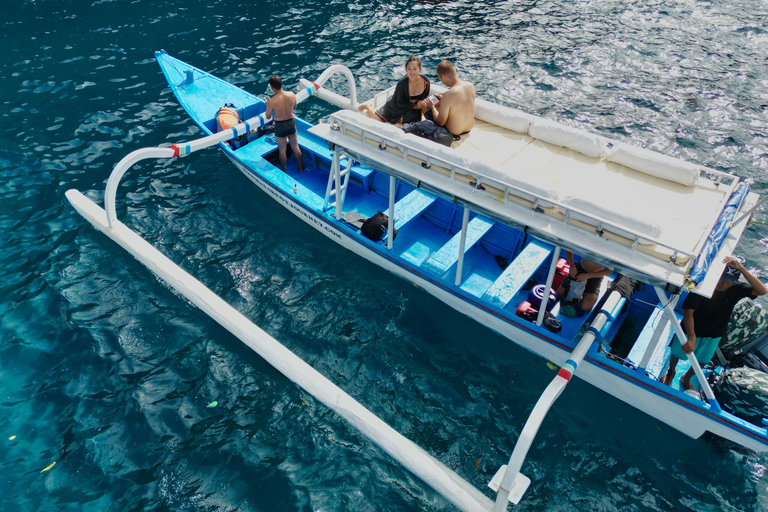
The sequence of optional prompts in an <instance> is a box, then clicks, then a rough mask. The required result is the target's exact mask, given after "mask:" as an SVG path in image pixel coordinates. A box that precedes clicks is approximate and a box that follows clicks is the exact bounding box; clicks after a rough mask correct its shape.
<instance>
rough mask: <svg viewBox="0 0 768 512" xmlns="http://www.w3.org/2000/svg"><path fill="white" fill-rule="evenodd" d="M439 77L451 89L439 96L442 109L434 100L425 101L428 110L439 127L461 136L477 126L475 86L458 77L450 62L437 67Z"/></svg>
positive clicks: (445, 61)
mask: <svg viewBox="0 0 768 512" xmlns="http://www.w3.org/2000/svg"><path fill="white" fill-rule="evenodd" d="M437 77H438V78H439V79H440V81H441V82H443V84H444V85H445V86H446V87H448V88H449V89H448V90H447V91H446V92H445V93H444V94H438V95H437V97H438V98H440V109H439V110H438V109H437V107H435V104H434V103H432V100H430V99H429V98H427V99H426V100H424V103H425V106H426V108H427V109H429V110H431V112H432V120H433V121H434V123H435V124H436V125H438V126H443V127H445V128H446V129H447V130H448V131H449V132H451V133H452V134H453V135H461V134H462V133H466V132H468V131H469V130H471V129H472V128H473V127H474V126H475V86H474V85H472V84H471V83H469V82H465V81H464V80H460V79H459V77H458V76H456V68H454V67H453V64H451V63H450V62H449V61H447V60H444V61H441V62H440V64H438V65H437Z"/></svg>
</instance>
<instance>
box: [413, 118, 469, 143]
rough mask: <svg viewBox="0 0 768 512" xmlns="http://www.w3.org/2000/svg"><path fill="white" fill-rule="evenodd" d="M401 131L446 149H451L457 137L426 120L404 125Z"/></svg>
mask: <svg viewBox="0 0 768 512" xmlns="http://www.w3.org/2000/svg"><path fill="white" fill-rule="evenodd" d="M403 131H404V132H405V133H412V134H414V135H416V136H417V137H421V138H423V139H429V140H431V141H434V142H437V143H438V144H442V145H443V146H448V147H451V144H453V141H454V140H457V139H458V137H454V135H453V134H452V133H451V132H449V131H448V130H447V129H446V128H444V127H442V126H439V125H437V124H435V123H434V121H430V120H428V119H425V120H424V121H417V122H415V123H406V124H404V125H403Z"/></svg>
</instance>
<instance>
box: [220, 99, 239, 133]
mask: <svg viewBox="0 0 768 512" xmlns="http://www.w3.org/2000/svg"><path fill="white" fill-rule="evenodd" d="M235 108H236V107H235V106H234V105H232V104H231V103H227V104H226V105H224V106H223V107H221V108H220V109H219V111H218V112H217V113H216V124H217V125H218V127H219V131H222V130H226V129H228V128H232V127H233V126H235V125H237V124H240V123H242V122H243V120H242V119H241V118H240V115H239V114H238V113H237V110H235Z"/></svg>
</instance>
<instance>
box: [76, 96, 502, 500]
mask: <svg viewBox="0 0 768 512" xmlns="http://www.w3.org/2000/svg"><path fill="white" fill-rule="evenodd" d="M309 95H311V93H306V94H305V95H301V93H299V94H297V97H298V98H299V101H301V100H303V99H306V98H307V97H308V96H309ZM302 96H303V97H302ZM259 118H260V119H259ZM259 118H254V119H256V120H257V121H258V122H260V124H256V122H255V121H254V119H249V120H248V121H246V122H244V123H241V124H239V125H237V126H235V127H233V128H230V129H228V130H225V131H223V132H220V133H217V134H215V135H211V136H208V137H203V138H201V139H197V140H195V141H192V142H189V143H185V144H175V145H173V146H171V147H170V148H145V149H140V150H137V151H134V152H133V153H131V154H129V155H128V156H126V157H125V158H123V159H122V160H121V161H120V162H119V163H118V164H117V166H115V169H114V170H113V171H112V174H111V175H110V178H109V181H108V182H107V191H106V192H105V196H106V197H105V204H106V207H107V209H108V210H109V212H107V211H105V210H103V209H101V207H99V206H98V205H97V204H95V203H94V202H93V201H91V200H90V199H89V198H87V197H85V196H84V195H83V194H82V193H81V192H80V191H79V190H76V189H70V190H67V192H66V193H65V194H66V197H67V199H68V200H69V202H70V203H71V204H72V206H73V207H74V208H75V209H76V210H77V211H78V213H80V215H82V216H83V217H84V218H85V219H86V220H88V221H89V222H90V223H91V224H92V225H93V226H94V227H95V228H96V229H98V230H99V231H101V232H103V233H105V234H106V235H107V236H109V237H110V238H111V239H112V240H114V241H115V242H116V243H118V244H119V245H120V246H122V247H123V248H124V249H125V250H126V251H128V252H129V253H130V254H132V255H133V256H134V257H135V258H136V259H137V260H139V261H140V262H141V263H142V264H144V265H145V266H146V267H147V268H149V269H150V270H151V271H152V272H154V273H155V274H156V275H157V276H158V277H159V278H160V279H162V280H163V281H165V282H166V283H168V284H169V285H170V286H171V287H172V288H174V289H175V290H176V291H178V292H179V293H180V294H182V295H183V296H184V297H185V298H187V299H188V300H189V301H190V302H192V303H193V304H194V305H195V306H197V307H198V308H200V309H201V310H202V311H203V312H205V313H206V314H207V315H209V316H210V317H211V318H212V319H213V320H215V321H217V322H218V323H219V324H220V325H222V326H223V327H224V328H226V329H227V330H228V331H229V332H231V333H232V334H233V335H235V336H236V337H238V338H239V339H240V340H241V341H242V342H243V343H244V344H246V345H247V346H248V347H249V348H251V349H252V350H253V351H254V352H256V353H257V354H258V355H260V356H261V357H262V358H263V359H264V360H265V361H267V362H268V363H269V364H270V365H271V366H273V367H274V368H275V369H277V370H278V371H279V372H280V373H281V374H283V375H284V376H286V377H287V378H288V379H290V380H291V381H292V382H294V383H296V384H297V385H298V386H301V388H302V389H304V390H306V391H307V392H308V393H310V394H311V395H312V396H314V397H315V398H317V400H319V401H320V402H322V403H323V404H325V405H326V406H327V407H328V408H330V409H331V410H333V411H334V412H336V413H337V414H339V415H340V416H341V417H342V418H344V419H346V420H347V421H348V422H349V423H350V424H351V425H353V426H354V427H355V428H357V429H358V430H359V431H360V432H361V433H362V434H363V435H365V436H366V437H367V438H368V439H370V440H371V441H373V442H374V443H375V444H376V445H377V446H379V447H380V448H381V449H382V450H383V451H385V452H386V453H387V454H389V455H390V456H391V457H392V458H394V459H395V460H397V461H398V462H400V463H401V464H402V465H403V466H404V467H406V468H407V469H408V470H410V471H411V472H413V474H415V475H416V476H418V477H419V478H421V479H422V480H424V481H425V482H426V483H427V484H429V485H430V486H432V488H434V489H435V490H436V491H437V492H439V493H440V494H442V495H443V496H444V497H445V498H446V499H447V500H449V501H450V502H451V503H453V504H454V505H456V507H458V508H459V509H460V510H463V511H466V512H489V511H490V510H491V508H492V507H493V502H492V501H491V500H490V499H489V498H488V497H487V496H486V495H485V494H484V493H482V492H481V491H479V490H478V489H476V488H475V487H474V486H473V485H472V484H470V483H469V482H467V481H465V480H464V479H462V478H461V477H460V476H459V475H458V474H456V473H455V472H454V471H453V470H451V469H450V468H448V467H447V466H446V465H445V464H443V463H442V462H440V461H439V460H437V459H436V458H434V457H433V456H431V455H429V454H428V453H427V452H426V451H425V450H423V449H422V448H421V447H419V446H418V445H417V444H415V443H414V442H413V441H410V440H409V439H407V438H405V437H404V436H403V435H402V434H399V433H398V432H397V431H395V430H394V429H393V428H392V427H390V426H389V425H387V424H386V423H385V422H384V421H382V420H381V419H380V418H379V417H378V416H376V415H374V414H373V413H372V412H371V411H369V410H368V409H366V408H365V407H363V405H362V404H360V403H359V402H357V401H356V400H354V399H353V398H352V397H351V396H349V395H348V394H347V393H346V392H344V391H343V390H342V389H341V388H339V387H338V386H336V385H335V384H333V383H332V382H331V381H330V380H328V379H327V378H326V377H325V376H323V375H322V374H321V373H320V372H318V371H317V370H315V369H314V368H313V367H312V366H310V365H309V364H308V363H306V362H304V361H303V360H302V359H301V358H300V357H298V356H297V355H295V354H294V353H293V352H291V351H290V350H289V349H288V348H286V347H285V346H283V345H282V344H280V343H279V342H278V341H277V340H275V339H274V338H272V337H271V336H269V335H268V334H267V333H265V332H264V331H263V330H261V329H260V328H259V327H258V326H256V325H255V324H253V323H252V322H251V321H250V320H248V319H247V318H246V317H245V316H243V315H242V313H240V312H239V311H237V310H236V309H235V308H233V307H232V306H230V305H229V304H227V303H226V302H225V301H224V300H223V299H221V298H220V297H218V296H217V295H216V294H215V293H214V292H212V291H211V290H210V289H208V288H207V287H206V286H205V285H204V284H202V283H201V282H200V281H198V280H197V279H195V278H194V277H193V276H192V275H190V274H189V273H187V272H186V271H184V270H183V269H182V268H181V267H179V266H178V265H176V264H175V263H174V262H173V261H171V260H170V259H169V258H168V257H167V256H165V255H164V254H162V253H161V252H160V251H158V250H157V249H156V248H155V247H153V246H152V245H151V244H150V243H149V242H147V241H146V240H144V239H143V238H142V237H141V236H140V235H138V234H137V233H135V232H134V231H132V230H131V229H129V228H128V227H127V226H125V225H124V224H123V223H122V222H120V221H119V220H118V219H117V216H116V213H115V192H116V190H117V186H118V185H119V182H120V178H121V177H122V176H123V174H125V171H127V170H128V169H129V168H130V167H131V166H132V165H133V164H135V163H137V162H140V161H142V160H146V159H150V158H173V157H175V156H181V155H186V154H187V153H191V152H193V151H197V150H199V149H203V148H206V147H209V146H212V145H214V144H217V143H219V142H223V141H226V140H230V139H232V138H235V137H237V136H239V135H242V134H246V133H248V132H250V130H252V129H254V128H255V127H257V126H261V124H265V123H266V122H268V120H266V119H263V117H262V116H259Z"/></svg>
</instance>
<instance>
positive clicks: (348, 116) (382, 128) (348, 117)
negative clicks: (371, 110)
mask: <svg viewBox="0 0 768 512" xmlns="http://www.w3.org/2000/svg"><path fill="white" fill-rule="evenodd" d="M334 117H336V118H337V119H340V120H341V121H350V122H352V123H355V124H359V125H362V126H364V127H365V128H366V129H367V133H366V136H371V135H374V136H375V135H384V136H386V137H388V138H390V139H392V140H394V141H399V140H400V139H401V138H402V137H403V130H401V129H400V128H397V127H396V126H392V125H391V124H389V123H382V122H381V121H377V120H375V119H371V118H370V117H368V116H366V115H364V114H360V113H359V112H352V111H351V110H341V111H339V112H336V113H335V114H334ZM347 126H349V125H347ZM352 130H353V131H355V132H358V130H356V129H354V128H352Z"/></svg>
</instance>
